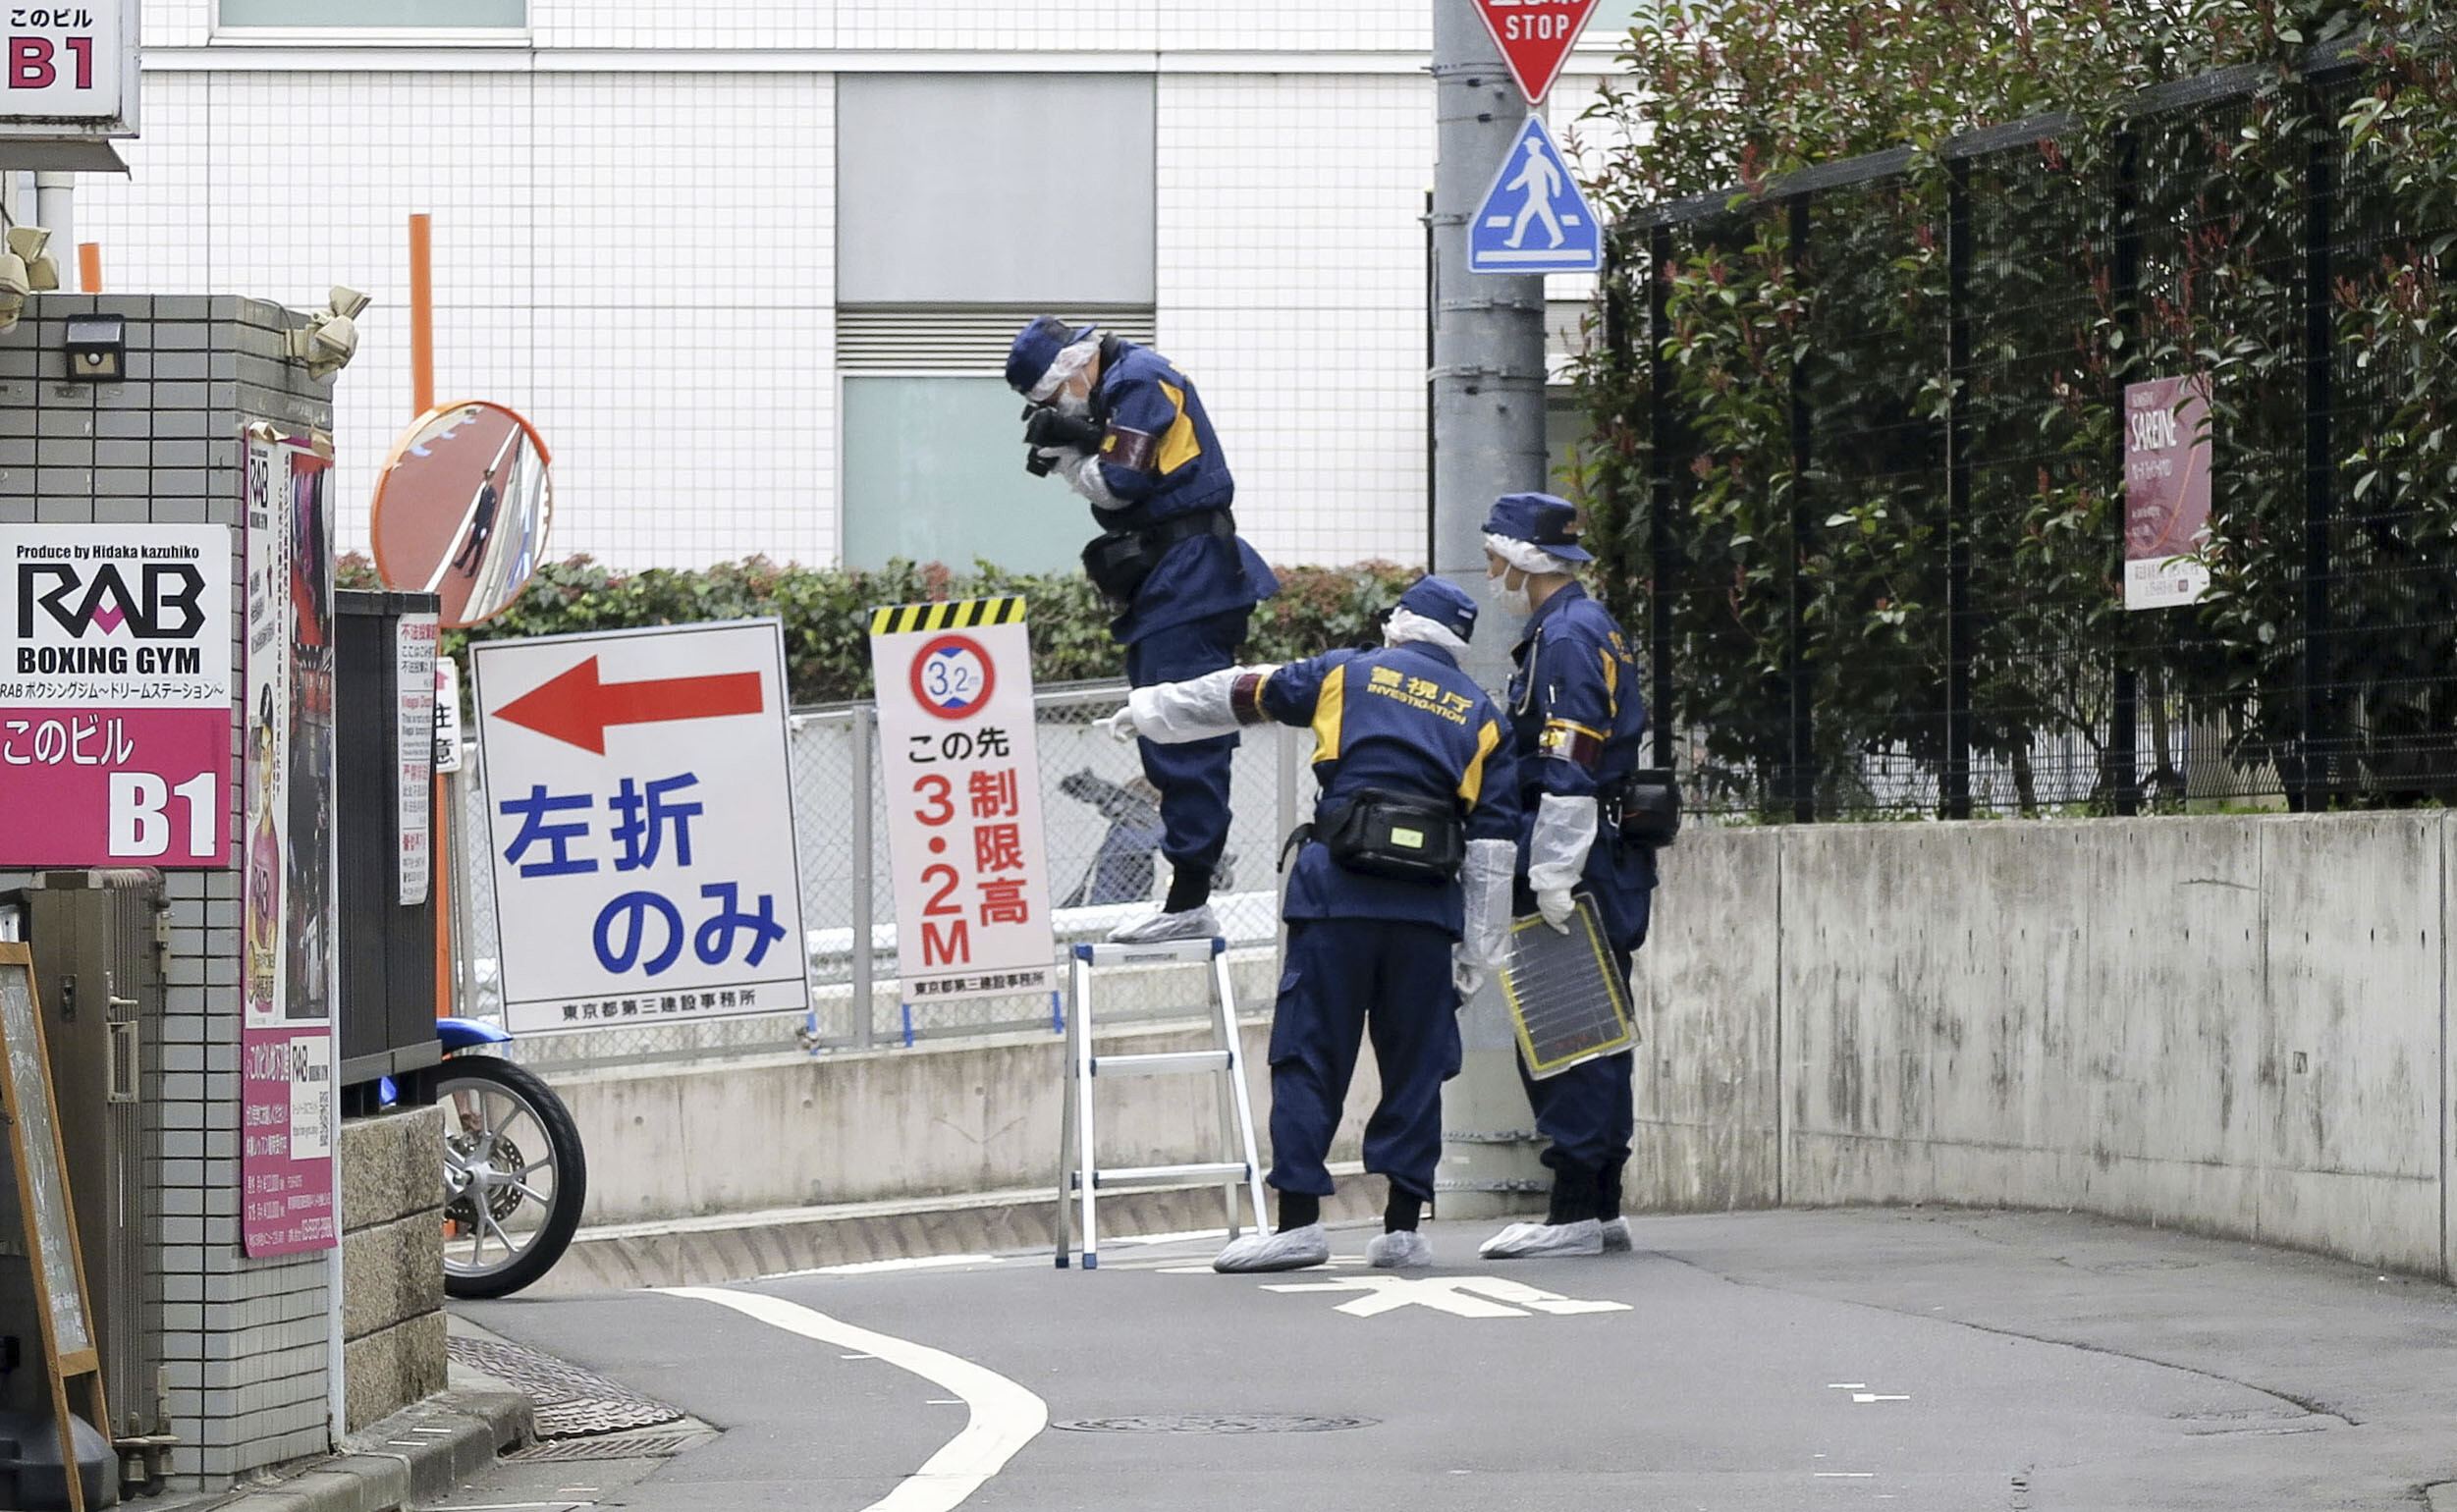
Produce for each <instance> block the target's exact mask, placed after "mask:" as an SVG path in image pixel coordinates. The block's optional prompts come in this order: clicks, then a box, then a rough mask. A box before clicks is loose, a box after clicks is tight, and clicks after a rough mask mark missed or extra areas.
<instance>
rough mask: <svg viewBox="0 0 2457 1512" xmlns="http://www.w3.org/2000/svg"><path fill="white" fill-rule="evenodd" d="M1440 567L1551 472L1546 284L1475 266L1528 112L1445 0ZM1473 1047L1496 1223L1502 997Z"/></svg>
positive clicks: (1440, 66) (1483, 666)
mask: <svg viewBox="0 0 2457 1512" xmlns="http://www.w3.org/2000/svg"><path fill="white" fill-rule="evenodd" d="M1433 78H1434V134H1435V143H1436V147H1437V150H1438V151H1439V153H1440V158H1439V161H1438V162H1437V163H1436V165H1435V170H1434V202H1433V214H1432V216H1431V221H1432V226H1433V243H1434V266H1433V307H1432V316H1433V334H1434V340H1433V357H1434V360H1433V371H1432V373H1431V374H1430V383H1429V388H1430V391H1431V394H1432V403H1433V415H1432V419H1433V474H1432V476H1431V477H1430V478H1429V479H1427V481H1428V483H1429V484H1430V485H1431V487H1432V490H1433V560H1432V562H1431V563H1429V564H1428V566H1430V567H1432V568H1433V569H1434V570H1435V571H1437V572H1441V573H1444V574H1445V575H1447V576H1449V577H1450V578H1452V579H1453V580H1455V581H1458V582H1460V583H1461V584H1462V585H1472V584H1473V583H1474V582H1475V580H1476V579H1478V578H1481V577H1482V576H1484V572H1485V554H1484V546H1483V531H1482V529H1481V527H1482V526H1483V524H1484V517H1485V512H1486V511H1487V510H1489V509H1491V508H1492V506H1493V501H1494V500H1495V499H1496V498H1498V497H1500V496H1501V495H1502V494H1507V493H1515V492H1519V491H1521V490H1526V489H1534V488H1541V487H1542V486H1543V484H1544V479H1545V438H1544V430H1545V425H1544V378H1545V369H1544V280H1543V278H1542V277H1540V276H1537V277H1506V278H1505V277H1500V276H1496V275H1492V274H1484V273H1470V272H1468V271H1467V234H1468V221H1469V218H1470V217H1472V216H1473V215H1474V214H1475V213H1476V211H1477V210H1478V209H1479V208H1480V207H1481V201H1482V199H1483V197H1484V193H1485V190H1486V189H1488V188H1490V187H1491V185H1492V183H1493V179H1494V175H1495V173H1496V171H1497V170H1499V169H1500V168H1501V166H1502V159H1503V158H1505V157H1506V156H1508V154H1509V150H1510V145H1511V143H1512V142H1513V141H1515V140H1516V139H1517V134H1518V131H1519V128H1520V127H1521V126H1522V125H1523V124H1524V123H1525V121H1526V119H1527V115H1528V106H1527V102H1526V99H1525V97H1524V96H1522V95H1520V94H1519V92H1518V87H1517V85H1516V84H1514V83H1513V82H1511V80H1510V76H1509V71H1508V70H1507V69H1505V68H1504V67H1503V66H1502V56H1501V52H1500V50H1499V49H1498V48H1496V47H1495V46H1494V42H1493V38H1492V36H1491V34H1490V33H1488V32H1487V31H1486V30H1485V27H1484V23H1483V22H1482V21H1481V20H1479V19H1478V17H1477V14H1476V8H1475V7H1474V6H1473V5H1470V4H1468V3H1467V0H1433ZM1516 628H1517V626H1515V625H1512V624H1508V623H1506V622H1503V620H1502V616H1500V615H1498V614H1496V615H1488V616H1486V617H1485V622H1484V623H1483V624H1482V625H1481V626H1480V627H1479V633H1478V634H1477V636H1476V638H1475V640H1474V642H1473V643H1472V645H1473V650H1472V652H1471V654H1470V655H1469V656H1468V657H1466V658H1465V659H1464V667H1465V670H1466V671H1467V673H1468V674H1469V675H1472V676H1473V677H1475V678H1476V680H1477V681H1479V682H1481V683H1483V684H1484V685H1485V686H1486V687H1488V688H1500V687H1502V685H1503V684H1504V683H1505V682H1506V681H1507V679H1508V675H1509V667H1510V663H1509V648H1510V643H1511V642H1512V641H1513V640H1514V639H1515V638H1516V635H1515V630H1516ZM1459 1027H1460V1038H1461V1040H1462V1042H1463V1047H1464V1053H1463V1055H1462V1059H1461V1069H1460V1073H1459V1075H1458V1076H1457V1077H1456V1078H1455V1079H1453V1080H1452V1081H1451V1083H1450V1085H1449V1086H1448V1087H1447V1089H1446V1090H1445V1093H1444V1096H1443V1099H1442V1128H1443V1158H1442V1168H1443V1172H1444V1174H1443V1175H1442V1176H1440V1177H1438V1178H1437V1185H1438V1186H1439V1188H1440V1190H1441V1192H1442V1193H1443V1196H1442V1213H1443V1215H1444V1216H1446V1217H1463V1218H1486V1217H1496V1216H1500V1215H1502V1214H1504V1213H1508V1212H1513V1211H1515V1210H1516V1207H1517V1201H1518V1200H1517V1199H1516V1198H1515V1197H1514V1196H1513V1195H1511V1194H1514V1193H1518V1192H1523V1191H1527V1190H1531V1189H1533V1190H1541V1189H1542V1186H1543V1183H1544V1180H1545V1175H1546V1173H1545V1170H1544V1167H1543V1166H1542V1165H1541V1164H1539V1163H1538V1161H1537V1160H1536V1151H1535V1145H1534V1138H1535V1131H1534V1128H1533V1125H1534V1123H1535V1118H1534V1115H1533V1114H1532V1113H1530V1112H1529V1110H1528V1107H1527V1095H1526V1093H1525V1092H1524V1091H1522V1090H1521V1089H1520V1087H1519V1084H1518V1064H1517V1059H1518V1049H1517V1044H1516V1042H1515V1040H1514V1039H1513V1037H1512V1035H1511V1032H1510V1027H1509V1023H1508V1018H1507V1015H1506V1014H1505V1013H1504V1011H1503V1009H1502V1001H1501V994H1500V992H1499V991H1498V990H1496V989H1494V988H1491V987H1488V988H1487V989H1486V990H1485V991H1484V992H1483V993H1481V994H1479V995H1478V996H1477V998H1476V999H1475V1000H1474V1001H1472V1002H1470V1003H1469V1004H1468V1006H1467V1008H1466V1010H1465V1012H1463V1013H1462V1014H1461V1015H1460V1024H1459Z"/></svg>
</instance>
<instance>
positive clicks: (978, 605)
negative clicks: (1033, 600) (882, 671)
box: [870, 596, 1024, 635]
mask: <svg viewBox="0 0 2457 1512" xmlns="http://www.w3.org/2000/svg"><path fill="white" fill-rule="evenodd" d="M1023 619H1024V601H1023V600H1022V599H1021V598H1016V597H1011V596H1010V597H1005V598H995V599H954V600H949V601H946V602H942V603H937V604H890V605H886V606H883V607H881V608H878V609H874V610H872V611H871V612H870V633H871V634H873V635H903V634H908V633H910V632H911V631H914V630H946V629H960V630H969V629H973V628H976V627H979V626H982V625H991V624H1021V623H1022V622H1023Z"/></svg>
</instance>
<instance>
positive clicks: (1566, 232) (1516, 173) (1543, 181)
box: [1467, 116, 1604, 273]
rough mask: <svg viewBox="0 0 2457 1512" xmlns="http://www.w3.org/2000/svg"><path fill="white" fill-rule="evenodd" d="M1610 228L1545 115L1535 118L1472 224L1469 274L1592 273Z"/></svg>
mask: <svg viewBox="0 0 2457 1512" xmlns="http://www.w3.org/2000/svg"><path fill="white" fill-rule="evenodd" d="M1603 266H1604V228H1603V227H1602V226H1601V225H1599V224H1598V223H1597V221H1596V213H1595V211H1594V210H1592V209H1590V208H1588V205H1587V197H1586V196H1585V195H1584V194H1581V193H1579V192H1578V181H1577V180H1576V179H1574V178H1572V177H1571V176H1570V171H1569V164H1568V163H1567V162H1566V161H1564V160H1563V159H1562V157H1561V149H1560V147H1559V145H1558V144H1556V142H1555V141H1554V139H1553V134H1552V133H1551V132H1548V131H1546V130H1545V126H1544V118H1543V117H1542V116H1529V117H1528V118H1527V125H1526V126H1525V127H1523V128H1521V129H1520V131H1519V134H1518V140H1516V141H1514V142H1512V143H1511V144H1510V155H1509V156H1508V157H1506V158H1504V159H1502V170H1501V172H1499V173H1497V174H1495V175H1494V176H1493V188H1492V189H1487V190H1486V191H1485V202H1484V205H1483V206H1482V207H1481V208H1480V209H1478V210H1477V212H1476V218H1475V219H1474V220H1473V221H1471V222H1469V223H1468V227H1467V271H1469V272H1470V273H1593V272H1595V271H1596V270H1597V269H1599V268H1601V267H1603Z"/></svg>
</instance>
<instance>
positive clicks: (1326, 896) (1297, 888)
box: [1259, 642, 1519, 940]
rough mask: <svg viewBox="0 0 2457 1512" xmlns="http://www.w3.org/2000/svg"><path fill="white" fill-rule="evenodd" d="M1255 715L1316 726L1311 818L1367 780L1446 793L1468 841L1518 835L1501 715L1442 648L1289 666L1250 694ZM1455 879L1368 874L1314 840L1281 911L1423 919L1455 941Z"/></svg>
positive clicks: (1337, 655)
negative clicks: (1318, 787) (1318, 789)
mask: <svg viewBox="0 0 2457 1512" xmlns="http://www.w3.org/2000/svg"><path fill="white" fill-rule="evenodd" d="M1259 696H1260V702H1261V708H1262V712H1263V713H1265V714H1267V715H1269V716H1270V717H1271V718H1273V719H1275V720H1278V721H1279V722H1280V723H1281V724H1283V725H1297V726H1306V725H1310V726H1312V727H1313V729H1314V776H1315V778H1316V779H1317V780H1318V781H1320V782H1321V783H1322V796H1321V798H1320V799H1319V800H1317V803H1316V806H1315V813H1316V814H1318V815H1319V814H1321V813H1323V812H1325V811H1326V810H1327V809H1332V808H1335V807H1337V806H1338V805H1340V804H1343V803H1345V802H1347V801H1348V800H1350V799H1352V798H1353V797H1354V796H1355V795H1356V794H1358V793H1360V792H1362V791H1364V790H1365V789H1366V788H1369V787H1376V788H1380V789H1382V790H1383V791H1385V792H1393V793H1404V794H1407V795H1409V796H1411V797H1416V798H1420V799H1426V798H1430V799H1440V798H1444V797H1448V798H1451V799H1453V800H1455V801H1456V802H1457V803H1458V805H1459V808H1460V811H1461V812H1462V813H1463V814H1464V816H1465V818H1466V822H1467V837H1468V838H1469V839H1471V840H1516V839H1517V838H1518V831H1519V822H1518V780H1517V775H1516V773H1515V772H1514V771H1513V770H1512V768H1513V759H1512V756H1511V750H1510V729H1509V721H1507V720H1506V719H1504V718H1503V717H1502V711H1501V710H1499V709H1497V708H1495V707H1494V703H1493V700H1492V699H1490V698H1488V697H1486V696H1485V690H1484V689H1483V688H1480V687H1478V686H1477V685H1476V679H1475V678H1473V677H1470V676H1469V675H1467V674H1465V673H1463V672H1461V671H1459V668H1458V663H1457V662H1456V661H1454V660H1452V659H1451V656H1450V653H1449V652H1447V651H1445V650H1443V649H1442V648H1441V647H1439V646H1428V645H1424V644H1421V643H1417V642H1410V643H1408V644H1406V645H1400V646H1392V647H1390V648H1388V649H1385V650H1381V651H1334V652H1331V653H1329V654H1328V655H1325V656H1318V657H1315V658H1313V659H1312V660H1310V661H1304V662H1291V663H1289V664H1288V665H1287V666H1285V667H1283V668H1281V669H1280V670H1279V671H1278V672H1276V673H1274V674H1272V675H1271V677H1270V679H1269V680H1268V681H1266V682H1265V683H1264V684H1263V686H1262V688H1261V690H1260V695H1259ZM1461 897H1462V894H1461V891H1460V889H1459V886H1458V884H1456V883H1449V884H1438V883H1419V882H1400V881H1395V880H1393V879H1392V878H1388V877H1367V876H1364V875H1361V874H1359V873H1356V872H1351V871H1349V870H1347V869H1346V868H1345V867H1343V866H1341V865H1339V864H1338V862H1336V861H1334V860H1332V859H1331V852H1330V850H1329V849H1328V848H1326V847H1325V846H1324V845H1323V843H1322V842H1321V841H1320V840H1308V841H1307V842H1306V844H1305V846H1304V847H1303V848H1302V849H1301V850H1299V851H1298V852H1297V858H1296V868H1295V870H1294V871H1293V872H1291V873H1290V874H1289V877H1288V897H1287V902H1286V904H1285V905H1284V906H1283V908H1282V910H1281V916H1282V917H1283V918H1285V919H1288V920H1291V921H1294V920H1299V919H1396V920H1401V921H1405V922H1411V923H1417V924H1431V925H1434V926H1436V927H1438V928H1440V929H1444V930H1447V931H1448V932H1449V934H1450V938H1451V939H1453V940H1456V939H1457V938H1458V937H1459V932H1460V929H1461V926H1462V922H1463V919H1462V915H1463V913H1464V911H1465V910H1464V906H1463V904H1462V901H1461Z"/></svg>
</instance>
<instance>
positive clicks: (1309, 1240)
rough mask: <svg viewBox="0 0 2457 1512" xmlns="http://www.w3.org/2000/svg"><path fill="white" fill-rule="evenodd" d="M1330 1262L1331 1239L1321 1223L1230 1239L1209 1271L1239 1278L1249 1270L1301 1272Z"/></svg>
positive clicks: (1215, 1257)
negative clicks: (1276, 1232) (1279, 1231)
mask: <svg viewBox="0 0 2457 1512" xmlns="http://www.w3.org/2000/svg"><path fill="white" fill-rule="evenodd" d="M1330 1259H1331V1236H1330V1235H1329V1234H1327V1233H1324V1232H1323V1226H1322V1225H1321V1224H1320V1223H1308V1224H1306V1225H1305V1226H1304V1227H1303V1228H1291V1229H1289V1230H1288V1231H1287V1232H1286V1233H1283V1234H1247V1235H1246V1236H1245V1237H1244V1238H1242V1239H1231V1240H1229V1247H1228V1248H1227V1249H1225V1250H1222V1251H1221V1252H1220V1253H1219V1254H1218V1255H1216V1256H1214V1257H1213V1258H1212V1269H1215V1270H1217V1271H1219V1272H1221V1273H1222V1274H1223V1275H1242V1274H1244V1273H1245V1272H1247V1271H1250V1270H1302V1269H1305V1268H1307V1267H1308V1266H1319V1265H1324V1264H1327V1263H1328V1262H1329V1261H1330Z"/></svg>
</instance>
